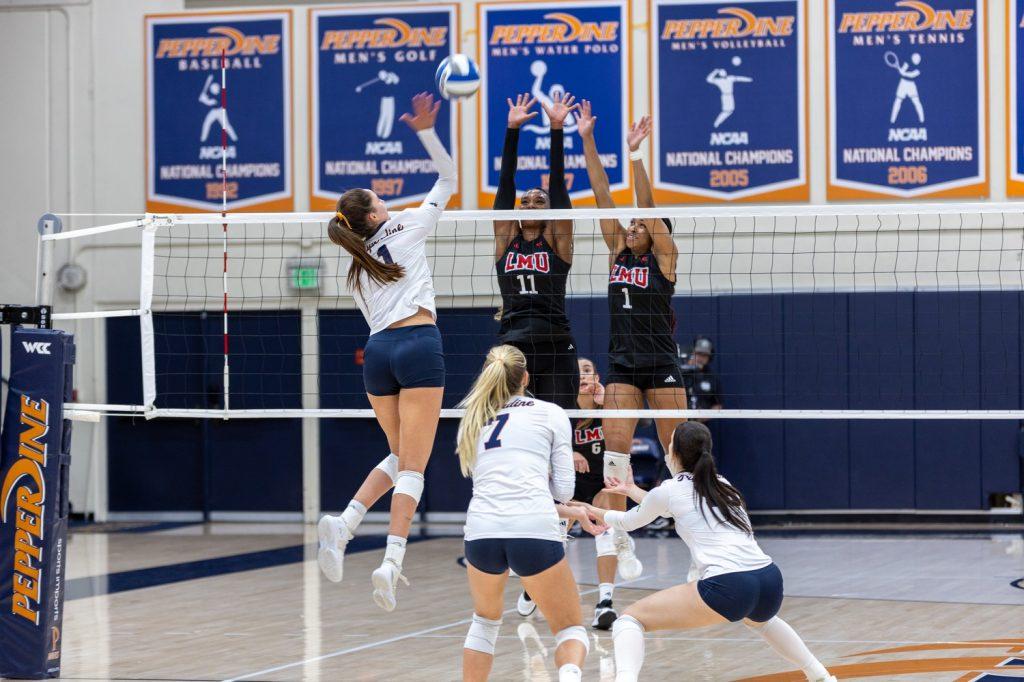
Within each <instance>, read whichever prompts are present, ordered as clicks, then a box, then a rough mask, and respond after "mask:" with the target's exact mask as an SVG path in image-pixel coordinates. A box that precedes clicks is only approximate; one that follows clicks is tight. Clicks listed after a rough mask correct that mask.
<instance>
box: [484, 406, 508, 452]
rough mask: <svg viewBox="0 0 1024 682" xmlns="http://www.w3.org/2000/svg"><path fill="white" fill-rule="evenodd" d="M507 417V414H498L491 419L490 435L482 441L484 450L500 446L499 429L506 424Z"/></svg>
mask: <svg viewBox="0 0 1024 682" xmlns="http://www.w3.org/2000/svg"><path fill="white" fill-rule="evenodd" d="M508 417H509V415H507V414H499V415H498V416H496V417H495V418H494V419H493V421H494V428H493V429H491V435H490V437H489V438H488V439H487V441H486V442H485V443H484V450H491V449H493V448H500V447H501V430H502V429H503V428H505V424H508Z"/></svg>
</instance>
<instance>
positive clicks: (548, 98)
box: [523, 59, 579, 135]
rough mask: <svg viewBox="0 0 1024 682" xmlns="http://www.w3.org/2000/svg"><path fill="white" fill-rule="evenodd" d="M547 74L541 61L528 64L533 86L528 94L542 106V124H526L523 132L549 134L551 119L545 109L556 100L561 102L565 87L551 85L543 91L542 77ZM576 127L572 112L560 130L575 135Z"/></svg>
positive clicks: (557, 84)
mask: <svg viewBox="0 0 1024 682" xmlns="http://www.w3.org/2000/svg"><path fill="white" fill-rule="evenodd" d="M547 73H548V65H547V64H546V63H545V62H544V61H543V60H541V59H537V60H534V62H533V63H532V64H530V75H531V76H533V85H532V86H531V87H530V94H531V95H533V96H534V97H535V98H536V99H537V101H538V102H541V103H542V104H543V105H544V106H542V107H541V121H542V123H540V124H537V123H527V124H525V125H524V126H523V130H528V131H530V132H531V133H535V134H537V135H547V134H549V133H550V132H551V119H550V118H549V117H548V112H547V109H548V108H550V107H551V106H552V105H553V104H554V102H555V101H556V100H557V101H562V98H563V97H564V96H565V86H564V85H562V84H561V83H553V84H552V85H551V87H549V88H548V90H547V92H545V91H544V85H543V84H544V76H546V75H547ZM578 127H579V125H578V124H577V123H576V117H575V116H573V115H572V112H569V114H568V115H567V116H566V117H565V122H564V123H563V125H562V130H564V131H565V134H566V135H569V134H571V133H575V132H576V129H577V128H578Z"/></svg>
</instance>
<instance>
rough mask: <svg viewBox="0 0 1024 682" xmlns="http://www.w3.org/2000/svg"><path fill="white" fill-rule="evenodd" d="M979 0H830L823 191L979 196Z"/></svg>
mask: <svg viewBox="0 0 1024 682" xmlns="http://www.w3.org/2000/svg"><path fill="white" fill-rule="evenodd" d="M984 9H985V0H830V2H829V10H828V22H829V23H828V26H829V41H828V115H829V131H830V132H829V136H830V137H829V182H828V198H829V199H856V198H864V197H921V196H945V197H983V196H986V195H987V194H988V176H987V172H986V163H987V160H986V149H985V145H986V131H985V125H986V94H985V80H986V78H985V74H986V38H985V20H986V19H985V13H984Z"/></svg>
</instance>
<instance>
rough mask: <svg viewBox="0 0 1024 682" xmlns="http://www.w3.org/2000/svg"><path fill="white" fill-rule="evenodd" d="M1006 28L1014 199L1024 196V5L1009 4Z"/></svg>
mask: <svg viewBox="0 0 1024 682" xmlns="http://www.w3.org/2000/svg"><path fill="white" fill-rule="evenodd" d="M1007 3H1008V7H1007V22H1008V25H1007V27H1006V37H1007V43H1006V81H1007V87H1006V97H1007V100H1006V101H1007V112H1006V113H1007V120H1006V139H1007V141H1008V142H1009V145H1008V146H1007V150H1006V154H1007V166H1008V167H1009V169H1010V177H1009V178H1008V182H1007V184H1006V192H1007V194H1009V195H1010V196H1013V197H1021V196H1024V129H1022V128H1021V126H1022V124H1024V98H1022V96H1021V95H1022V93H1024V68H1021V65H1020V58H1021V51H1020V46H1021V44H1022V43H1024V2H1022V1H1021V0H1007Z"/></svg>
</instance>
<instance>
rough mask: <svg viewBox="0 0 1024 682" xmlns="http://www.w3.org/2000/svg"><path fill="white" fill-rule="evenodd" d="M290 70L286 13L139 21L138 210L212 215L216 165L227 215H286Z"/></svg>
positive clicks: (217, 190) (217, 204) (217, 202)
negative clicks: (142, 151)
mask: <svg viewBox="0 0 1024 682" xmlns="http://www.w3.org/2000/svg"><path fill="white" fill-rule="evenodd" d="M222 59H223V61H224V66H225V67H226V70H225V72H226V78H225V83H222V82H221V80H222V79H221V62H222ZM291 70H292V63H291V12H289V11H275V12H233V13H230V14H170V15H168V14H159V15H149V16H147V17H146V87H147V91H146V183H147V184H146V208H147V210H149V211H169V210H170V211H179V210H183V211H196V210H198V211H219V210H221V202H222V198H223V194H224V190H225V187H224V183H223V178H222V171H221V164H222V158H223V157H225V156H226V157H227V183H226V190H227V206H228V210H232V211H237V210H247V211H257V210H262V211H291V210H293V208H294V201H293V195H294V192H293V190H292V182H293V176H292V121H291V116H292V107H291V90H292V88H291ZM225 86H226V87H225ZM222 105H224V106H223V108H222Z"/></svg>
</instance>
